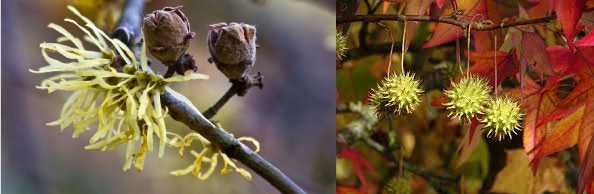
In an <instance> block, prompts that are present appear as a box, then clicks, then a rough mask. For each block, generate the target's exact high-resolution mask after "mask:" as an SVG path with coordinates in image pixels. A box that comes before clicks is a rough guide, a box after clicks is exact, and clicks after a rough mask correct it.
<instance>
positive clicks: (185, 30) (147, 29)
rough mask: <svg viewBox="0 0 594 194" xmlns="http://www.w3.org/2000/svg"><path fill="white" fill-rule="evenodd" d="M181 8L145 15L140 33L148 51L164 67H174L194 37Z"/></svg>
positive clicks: (168, 8)
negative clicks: (141, 32)
mask: <svg viewBox="0 0 594 194" xmlns="http://www.w3.org/2000/svg"><path fill="white" fill-rule="evenodd" d="M181 8H182V6H178V7H165V8H163V9H161V10H156V11H153V13H150V14H148V15H146V16H145V17H144V20H143V28H142V31H143V33H144V39H145V41H146V45H147V47H148V50H149V52H150V53H151V55H153V56H154V57H155V58H157V59H158V60H159V61H161V62H162V63H163V64H165V65H166V66H173V65H175V62H176V61H177V60H178V59H179V58H180V57H181V56H182V55H183V54H185V53H186V50H187V49H188V47H189V46H190V39H192V38H194V36H195V33H194V32H190V23H189V22H188V18H186V16H185V15H184V13H183V12H182V11H181Z"/></svg>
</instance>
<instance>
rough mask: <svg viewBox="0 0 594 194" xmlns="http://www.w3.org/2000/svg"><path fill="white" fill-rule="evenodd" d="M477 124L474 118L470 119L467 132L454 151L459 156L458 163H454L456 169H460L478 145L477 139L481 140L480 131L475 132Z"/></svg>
mask: <svg viewBox="0 0 594 194" xmlns="http://www.w3.org/2000/svg"><path fill="white" fill-rule="evenodd" d="M478 124H479V121H478V120H477V119H476V117H472V118H471V119H470V125H469V126H468V130H466V133H465V134H464V137H462V141H461V142H460V145H458V149H457V150H456V155H458V156H459V157H458V161H457V162H456V168H458V167H460V166H461V165H462V164H463V163H464V162H465V161H466V160H467V159H468V157H470V155H471V154H472V152H473V151H474V150H475V149H476V148H477V146H478V145H479V144H478V143H479V138H481V133H480V131H477V129H478V128H477V126H478ZM479 130H480V129H479ZM477 132H478V133H477Z"/></svg>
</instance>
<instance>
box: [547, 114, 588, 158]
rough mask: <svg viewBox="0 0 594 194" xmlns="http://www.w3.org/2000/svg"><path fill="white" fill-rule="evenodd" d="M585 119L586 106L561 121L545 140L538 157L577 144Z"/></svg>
mask: <svg viewBox="0 0 594 194" xmlns="http://www.w3.org/2000/svg"><path fill="white" fill-rule="evenodd" d="M583 118H584V106H580V107H579V108H578V109H577V110H576V111H575V112H573V113H571V114H570V115H569V116H567V117H565V118H563V119H561V120H560V121H559V122H558V123H557V124H556V125H555V127H553V129H552V130H551V131H552V132H551V134H549V135H547V137H546V138H545V140H544V143H543V146H542V149H541V150H540V152H539V153H538V156H537V157H543V156H548V155H550V154H553V153H556V152H559V151H562V150H565V149H567V148H569V147H571V146H573V145H575V144H576V143H577V140H578V134H579V130H580V128H581V127H582V126H581V124H582V122H581V120H583Z"/></svg>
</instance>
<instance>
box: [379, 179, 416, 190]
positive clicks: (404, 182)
mask: <svg viewBox="0 0 594 194" xmlns="http://www.w3.org/2000/svg"><path fill="white" fill-rule="evenodd" d="M411 192H412V190H411V187H410V181H409V180H408V179H407V178H405V177H401V176H395V177H392V178H391V179H390V180H389V181H388V182H387V183H386V185H385V186H384V187H383V188H382V194H409V193H411Z"/></svg>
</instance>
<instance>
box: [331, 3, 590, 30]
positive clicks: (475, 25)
mask: <svg viewBox="0 0 594 194" xmlns="http://www.w3.org/2000/svg"><path fill="white" fill-rule="evenodd" d="M590 11H594V8H587V9H585V10H584V12H590ZM556 18H557V16H556V15H551V16H546V17H541V18H534V19H526V20H517V21H512V22H507V23H506V22H502V23H492V22H491V23H488V22H480V21H479V22H472V30H479V31H483V30H495V29H501V28H509V27H514V26H521V25H529V24H539V23H546V22H549V21H551V20H554V19H556ZM384 20H394V21H424V22H441V23H448V24H451V25H454V26H458V27H460V28H464V29H467V28H468V26H469V24H471V23H470V22H468V21H461V20H457V19H456V18H455V17H451V16H426V15H377V14H371V15H353V16H348V17H341V16H339V17H336V23H337V24H341V23H350V22H379V21H384Z"/></svg>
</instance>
